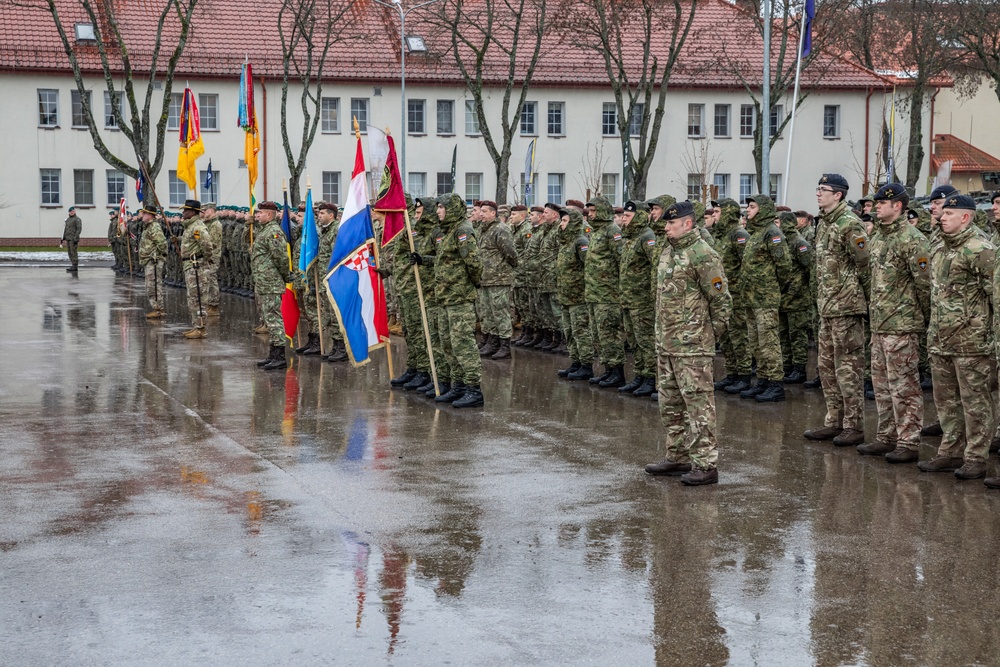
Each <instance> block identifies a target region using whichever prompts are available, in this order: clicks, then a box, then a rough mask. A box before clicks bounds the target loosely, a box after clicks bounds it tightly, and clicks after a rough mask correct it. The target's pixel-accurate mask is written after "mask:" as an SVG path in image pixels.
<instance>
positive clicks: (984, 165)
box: [931, 134, 1000, 172]
mask: <svg viewBox="0 0 1000 667" xmlns="http://www.w3.org/2000/svg"><path fill="white" fill-rule="evenodd" d="M948 160H952V165H951V170H952V172H981V171H1000V159H998V158H995V157H993V156H992V155H990V154H989V153H987V152H985V151H982V150H980V149H978V148H976V147H975V146H973V145H972V144H970V143H967V142H965V141H962V140H961V139H959V138H958V137H956V136H954V135H952V134H935V135H934V150H933V151H932V152H931V171H932V172H936V171H937V169H938V167H940V166H941V165H942V164H943V163H945V162H947V161H948Z"/></svg>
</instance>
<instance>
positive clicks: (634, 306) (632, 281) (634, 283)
mask: <svg viewBox="0 0 1000 667" xmlns="http://www.w3.org/2000/svg"><path fill="white" fill-rule="evenodd" d="M622 236H623V237H624V241H623V243H622V246H621V260H620V262H619V269H618V270H619V279H618V280H619V290H620V293H621V302H622V319H623V321H624V324H625V337H626V339H627V340H628V343H629V346H630V347H631V348H632V351H633V356H634V359H635V375H636V376H637V377H642V378H655V377H656V343H655V340H654V328H655V322H654V319H655V317H654V312H653V309H654V307H655V305H656V301H655V297H654V296H653V290H652V285H651V280H652V277H653V273H652V271H653V268H654V267H655V266H656V264H657V261H658V260H659V256H658V255H656V254H655V252H656V235H655V234H653V230H652V229H650V228H649V214H648V213H647V212H646V211H644V210H637V211H636V212H635V217H634V218H632V221H631V222H630V223H629V224H628V225H626V226H625V228H624V229H622Z"/></svg>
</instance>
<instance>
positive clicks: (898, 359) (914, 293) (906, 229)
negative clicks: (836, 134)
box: [869, 214, 930, 451]
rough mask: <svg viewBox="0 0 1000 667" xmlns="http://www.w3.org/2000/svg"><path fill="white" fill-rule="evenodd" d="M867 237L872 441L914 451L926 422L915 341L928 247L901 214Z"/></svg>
mask: <svg viewBox="0 0 1000 667" xmlns="http://www.w3.org/2000/svg"><path fill="white" fill-rule="evenodd" d="M877 229H878V233H877V234H873V235H872V238H871V246H870V251H871V260H872V261H871V304H870V309H869V320H870V322H871V330H872V338H871V349H872V384H873V385H874V387H875V405H876V407H877V408H878V433H877V434H876V441H877V442H878V443H880V444H883V445H885V446H889V445H892V446H894V447H895V446H898V447H903V448H905V449H910V450H913V451H917V450H918V449H919V447H920V427H921V424H922V423H923V419H924V397H923V392H922V391H921V390H920V373H919V370H918V359H919V338H920V336H921V335H922V334H923V332H924V331H926V329H927V315H928V314H929V312H930V302H929V299H930V255H929V250H930V247H929V245H928V243H927V239H926V238H924V236H923V234H921V233H920V232H919V231H917V229H916V228H914V227H912V226H911V225H910V224H909V222H908V221H907V219H906V215H905V214H904V215H902V216H900V217H899V218H897V219H896V220H894V221H893V222H891V223H888V224H884V223H879V225H878V227H877Z"/></svg>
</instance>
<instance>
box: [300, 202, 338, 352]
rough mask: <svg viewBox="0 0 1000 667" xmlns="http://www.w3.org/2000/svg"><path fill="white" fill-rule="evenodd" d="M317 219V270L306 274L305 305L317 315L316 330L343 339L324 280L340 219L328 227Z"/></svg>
mask: <svg viewBox="0 0 1000 667" xmlns="http://www.w3.org/2000/svg"><path fill="white" fill-rule="evenodd" d="M318 222H319V221H318V220H317V225H316V227H317V232H318V233H319V238H318V239H317V241H318V243H317V247H316V272H315V273H313V271H311V270H310V271H309V275H308V276H306V291H305V299H304V301H305V307H306V310H310V311H311V312H313V313H315V317H316V327H317V328H316V332H315V333H317V334H318V333H319V331H320V329H322V330H323V337H324V338H326V339H328V340H335V341H342V340H344V336H343V335H342V334H341V333H340V326H339V325H338V324H337V316H336V313H335V311H334V310H333V304H331V303H330V299H329V296H328V295H327V293H326V284H325V283H324V282H323V281H324V280H326V274H327V267H328V266H329V265H330V256H331V255H333V244H334V243H336V242H337V231H338V230H339V229H340V221H339V220H334V221H333V222H331V223H330V224H329V225H327V226H326V227H323V226H321V225H319V224H318ZM317 278H319V284H318V287H319V301H317V298H316V288H317V283H316V279H317ZM320 347H321V349H323V350H326V351H327V353H328V354H329V350H330V348H329V347H328V346H326V345H325V344H324V345H321V346H320Z"/></svg>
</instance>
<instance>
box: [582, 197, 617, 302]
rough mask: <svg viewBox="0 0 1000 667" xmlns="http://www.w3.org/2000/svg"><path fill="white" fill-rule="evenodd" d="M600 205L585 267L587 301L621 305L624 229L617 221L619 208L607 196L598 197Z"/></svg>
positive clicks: (592, 223)
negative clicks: (616, 214)
mask: <svg viewBox="0 0 1000 667" xmlns="http://www.w3.org/2000/svg"><path fill="white" fill-rule="evenodd" d="M596 201H597V204H598V205H597V208H596V211H595V215H594V219H593V220H591V221H590V226H591V229H592V230H593V231H592V233H591V235H590V248H589V250H588V251H587V265H586V267H584V275H585V279H586V282H585V288H584V299H585V301H586V302H587V303H610V304H615V305H619V304H620V300H619V293H618V291H619V271H618V264H619V261H620V259H621V245H622V230H621V229H620V228H619V227H618V225H616V224H615V223H614V215H615V210H614V209H613V208H612V207H611V204H610V203H608V201H607V198H606V197H603V196H600V197H597V198H596Z"/></svg>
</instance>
